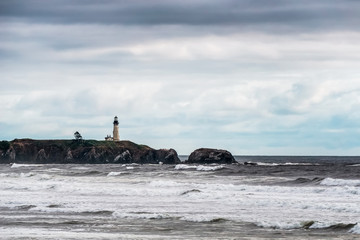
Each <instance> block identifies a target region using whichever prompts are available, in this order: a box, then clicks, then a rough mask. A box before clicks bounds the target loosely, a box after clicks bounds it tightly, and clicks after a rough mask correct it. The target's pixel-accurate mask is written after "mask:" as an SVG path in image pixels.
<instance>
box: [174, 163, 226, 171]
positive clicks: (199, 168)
mask: <svg viewBox="0 0 360 240" xmlns="http://www.w3.org/2000/svg"><path fill="white" fill-rule="evenodd" d="M223 168H224V166H223V165H216V166H204V165H198V166H195V165H186V164H177V165H176V166H175V170H187V169H195V170H197V171H216V170H219V169H223Z"/></svg>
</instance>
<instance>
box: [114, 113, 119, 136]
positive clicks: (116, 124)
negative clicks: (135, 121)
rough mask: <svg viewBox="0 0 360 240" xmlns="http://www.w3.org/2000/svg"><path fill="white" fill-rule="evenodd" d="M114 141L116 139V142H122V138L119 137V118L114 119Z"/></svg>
mask: <svg viewBox="0 0 360 240" xmlns="http://www.w3.org/2000/svg"><path fill="white" fill-rule="evenodd" d="M113 139H114V141H120V136H119V121H118V117H117V116H115V117H114V130H113Z"/></svg>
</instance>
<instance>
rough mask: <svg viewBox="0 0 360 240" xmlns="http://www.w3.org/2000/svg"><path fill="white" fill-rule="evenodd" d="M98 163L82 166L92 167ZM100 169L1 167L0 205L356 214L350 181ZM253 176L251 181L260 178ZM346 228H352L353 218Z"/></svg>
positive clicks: (247, 216) (140, 212) (292, 215)
mask: <svg viewBox="0 0 360 240" xmlns="http://www.w3.org/2000/svg"><path fill="white" fill-rule="evenodd" d="M126 166H129V165H126ZM199 166H203V165H196V166H195V165H185V164H179V165H176V166H175V169H188V167H191V168H192V169H194V170H197V168H198V167H199ZM98 167H99V166H96V165H94V166H91V167H89V168H91V170H95V169H98ZM145 167H146V166H144V168H145ZM206 167H210V168H218V167H221V165H211V166H210V165H207V166H206ZM7 168H8V167H7ZM59 168H60V167H59ZM106 169H107V170H106V171H107V172H106V173H108V174H106V173H105V172H104V173H105V174H97V175H90V176H78V175H76V176H73V175H66V174H63V172H61V174H59V173H57V172H51V173H49V174H48V176H46V175H45V176H43V175H42V173H41V172H38V171H36V172H35V171H34V172H35V173H34V172H30V173H23V174H22V176H20V175H21V173H17V172H16V171H19V170H15V169H12V170H11V169H9V168H8V170H9V171H14V172H8V173H1V174H0V177H1V184H0V191H1V197H0V207H1V208H11V207H16V206H26V205H36V207H34V208H31V209H30V210H28V211H30V212H31V213H33V214H36V213H38V212H39V213H41V214H46V213H47V212H49V214H56V213H59V214H61V213H64V212H65V213H83V212H94V211H110V212H114V213H113V216H114V217H117V218H134V219H136V218H139V219H141V218H143V219H161V218H176V219H179V220H183V221H193V222H211V221H218V220H219V221H221V220H222V219H226V220H229V221H235V222H248V223H258V225H259V226H262V227H266V228H278V229H292V228H301V227H302V226H303V224H304V222H306V221H309V220H312V221H314V222H315V223H314V225H313V228H316V227H318V228H324V226H331V225H332V224H334V223H349V222H350V223H356V222H358V221H359V214H360V208H359V206H360V198H359V195H358V194H359V191H360V190H359V187H357V186H356V184H353V185H351V184H350V185H349V183H347V184H346V185H345V186H342V185H339V186H338V185H330V186H328V185H326V184H321V185H306V186H293V185H291V186H289V185H286V186H281V185H271V184H269V185H264V184H262V185H260V184H253V182H251V181H250V182H249V181H245V180H244V176H220V175H216V176H213V175H212V173H211V172H208V173H206V174H204V173H200V172H190V171H188V172H187V173H191V174H186V176H185V177H184V174H181V173H180V174H179V172H176V171H173V168H172V169H171V170H164V172H163V174H162V175H161V176H160V175H159V174H158V172H155V174H154V172H152V171H147V172H146V171H144V172H143V173H142V174H139V175H136V176H133V175H132V174H130V175H129V177H127V178H122V177H108V176H117V174H121V172H118V171H119V165H116V166H114V167H113V168H112V166H106ZM121 169H122V170H124V169H125V168H121ZM137 169H138V168H137ZM139 169H140V167H139ZM154 169H158V168H155V167H154ZM164 169H165V168H164ZM21 170H22V169H21ZM68 170H69V169H68ZM70 171H71V170H70ZM208 171H210V170H208ZM211 171H213V170H211ZM126 173H127V172H126V171H125V170H124V174H126ZM14 176H16V177H14ZM246 178H248V179H251V178H252V176H246ZM254 178H255V179H257V180H256V181H257V182H258V183H263V182H265V181H266V179H267V177H262V176H256V177H254ZM345 181H348V180H345ZM249 183H250V184H249ZM325 183H326V181H325ZM184 193H186V194H184ZM50 205H60V206H61V207H49V206H50ZM75 215H77V214H75ZM9 217H11V216H9ZM6 218H7V216H6ZM351 231H352V233H357V234H359V224H357V225H356V226H355V227H353V228H352V230H351Z"/></svg>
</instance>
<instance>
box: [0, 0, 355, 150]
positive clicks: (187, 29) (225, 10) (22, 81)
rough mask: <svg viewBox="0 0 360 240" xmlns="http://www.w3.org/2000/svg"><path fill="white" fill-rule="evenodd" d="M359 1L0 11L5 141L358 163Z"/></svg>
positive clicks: (203, 0) (43, 5)
mask: <svg viewBox="0 0 360 240" xmlns="http://www.w3.org/2000/svg"><path fill="white" fill-rule="evenodd" d="M359 43H360V1H355V0H354V1H350V0H348V1H345V0H344V1H336V0H323V1H321V0H318V1H313V0H303V1H289V0H273V1H269V0H253V1H250V0H248V1H246V0H223V1H218V0H181V1H180V0H179V1H177V0H167V1H164V0H153V1H149V0H143V1H137V0H128V1H125V0H124V1H95V0H87V1H85V0H49V1H46V0H26V1H20V0H2V1H0V103H1V104H0V137H1V139H6V140H12V139H14V138H25V137H26V138H35V139H72V138H73V133H74V132H75V131H79V132H80V133H81V134H82V135H83V137H84V138H85V139H98V140H101V139H103V138H104V137H105V136H106V135H107V134H112V121H113V117H114V116H115V115H117V116H118V117H119V122H120V125H119V128H120V138H121V139H127V140H131V141H134V142H136V143H141V144H146V145H149V146H151V147H154V148H174V149H176V150H177V151H178V153H179V154H190V153H191V151H193V150H194V149H196V148H199V147H212V148H223V149H227V150H229V151H231V152H232V153H233V154H251V155H264V154H270V155H274V154H276V155H359V154H360V44H359Z"/></svg>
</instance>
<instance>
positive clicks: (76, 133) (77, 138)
mask: <svg viewBox="0 0 360 240" xmlns="http://www.w3.org/2000/svg"><path fill="white" fill-rule="evenodd" d="M74 137H75V140H76V141H78V142H81V141H82V140H83V138H82V136H81V134H80V133H79V132H78V131H76V132H75V133H74Z"/></svg>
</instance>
